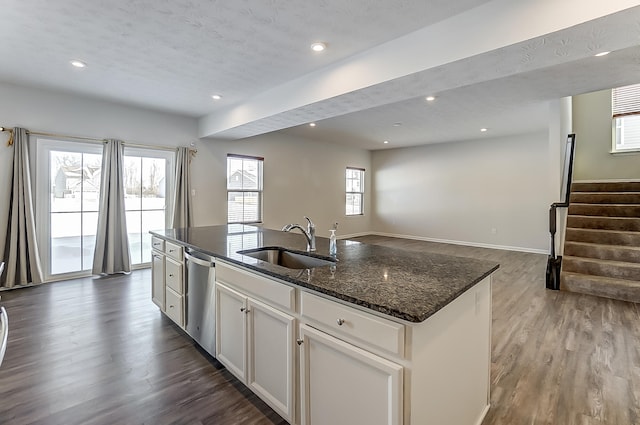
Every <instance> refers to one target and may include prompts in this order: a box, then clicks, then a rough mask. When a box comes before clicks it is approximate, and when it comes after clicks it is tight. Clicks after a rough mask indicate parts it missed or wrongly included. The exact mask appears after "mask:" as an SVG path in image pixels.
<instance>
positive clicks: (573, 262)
mask: <svg viewBox="0 0 640 425" xmlns="http://www.w3.org/2000/svg"><path fill="white" fill-rule="evenodd" d="M562 271H567V272H573V273H581V274H586V275H594V276H603V277H611V278H615V279H626V280H636V281H640V264H638V263H628V262H625V261H611V260H600V259H597V258H583V257H572V256H568V255H564V256H563V257H562Z"/></svg>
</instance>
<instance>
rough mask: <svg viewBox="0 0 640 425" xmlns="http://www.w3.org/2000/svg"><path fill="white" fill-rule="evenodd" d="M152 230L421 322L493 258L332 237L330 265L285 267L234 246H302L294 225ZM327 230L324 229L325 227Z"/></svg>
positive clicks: (324, 243)
mask: <svg viewBox="0 0 640 425" xmlns="http://www.w3.org/2000/svg"><path fill="white" fill-rule="evenodd" d="M151 233H152V234H153V235H155V236H158V237H160V238H162V239H166V240H169V241H173V242H176V243H178V244H181V245H184V246H186V247H190V248H194V249H197V250H199V251H201V252H204V253H206V254H209V255H211V256H213V257H217V258H220V259H223V260H226V261H228V262H230V263H233V264H237V265H240V266H243V267H245V268H247V269H251V270H254V271H257V272H259V273H262V274H265V275H268V276H272V277H275V278H278V279H281V280H283V281H286V282H289V283H292V284H295V285H298V286H300V287H303V288H308V289H311V290H313V291H317V292H321V293H323V294H326V295H329V296H331V297H335V298H338V299H341V300H343V301H347V302H350V303H353V304H357V305H360V306H363V307H366V308H369V309H371V310H374V311H376V312H380V313H383V314H386V315H389V316H393V317H397V318H399V319H403V320H406V321H409V322H422V321H424V320H426V319H427V318H428V317H429V316H431V315H433V314H434V313H435V312H437V311H438V310H440V309H441V308H443V307H444V306H446V305H447V304H449V303H450V302H451V301H453V300H454V299H455V298H456V297H458V296H459V295H461V294H462V293H463V292H465V291H466V290H467V289H469V288H471V287H472V286H473V285H475V284H476V283H478V282H480V281H481V280H482V279H484V278H485V277H487V276H488V275H490V274H491V273H492V272H494V271H495V270H496V269H497V268H498V264H496V263H492V262H488V261H481V260H476V259H473V258H463V257H454V256H450V255H441V254H433V253H424V252H415V251H405V250H401V249H395V248H388V247H384V246H379V245H369V244H363V243H360V242H356V241H350V240H338V241H337V242H338V255H337V260H338V261H337V263H336V265H335V267H334V266H323V267H316V268H313V269H303V270H291V269H288V268H284V267H280V266H277V265H273V264H270V263H267V262H264V261H260V260H257V259H255V258H253V257H249V256H246V255H241V254H238V251H242V250H247V249H254V248H260V247H285V248H288V249H291V250H295V251H300V252H304V251H305V250H306V239H305V237H304V236H303V235H302V234H300V233H299V232H298V231H294V232H291V233H285V232H280V231H275V230H268V229H263V228H260V227H256V226H247V225H233V224H232V225H221V226H208V227H192V228H185V229H167V230H159V231H152V232H151ZM327 233H328V232H327ZM316 247H317V251H316V252H315V253H314V254H315V255H318V256H328V255H327V254H328V252H329V239H328V238H323V237H316Z"/></svg>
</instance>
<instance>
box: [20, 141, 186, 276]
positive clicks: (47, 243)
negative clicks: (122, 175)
mask: <svg viewBox="0 0 640 425" xmlns="http://www.w3.org/2000/svg"><path fill="white" fill-rule="evenodd" d="M29 143H30V144H31V143H35V149H32V152H31V170H32V172H33V173H32V176H33V180H32V181H33V182H34V193H35V195H36V198H35V202H34V205H35V208H36V212H35V216H36V218H37V222H36V238H37V241H38V249H39V252H40V260H41V265H42V272H43V280H44V281H45V282H55V281H59V280H65V279H73V278H78V277H86V276H91V274H92V272H91V268H89V269H85V270H79V271H72V272H66V273H55V274H53V273H52V272H51V270H52V265H51V240H50V239H51V222H50V215H51V211H50V209H51V205H50V202H49V201H50V190H51V171H50V168H49V167H50V153H51V152H52V151H63V152H64V151H67V152H73V153H88V154H99V155H102V153H103V145H104V142H90V141H78V140H72V139H67V138H64V137H36V138H33V139H31V140H30V141H29ZM31 146H33V145H31ZM34 154H35V156H34ZM123 156H144V157H149V158H151V157H162V158H165V159H167V158H166V157H169V158H170V159H168V161H167V170H166V171H165V172H166V175H165V185H166V203H165V227H167V223H168V220H169V214H170V212H171V202H172V197H171V193H170V191H171V190H172V188H173V186H174V184H175V182H174V179H175V176H174V174H175V173H174V170H175V151H173V150H171V149H168V148H166V149H163V148H162V147H158V148H154V147H148V148H147V147H132V146H130V147H127V146H126V145H125V147H124V153H123ZM125 214H126V211H125ZM149 252H150V251H149ZM150 264H151V261H149V262H145V263H137V264H135V265H132V267H131V268H132V269H141V268H146V267H148V266H149V265H150Z"/></svg>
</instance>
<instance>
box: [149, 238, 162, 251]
mask: <svg viewBox="0 0 640 425" xmlns="http://www.w3.org/2000/svg"><path fill="white" fill-rule="evenodd" d="M151 248H153V249H156V250H158V251H160V252H164V240H163V239H160V238H157V237H155V236H152V237H151Z"/></svg>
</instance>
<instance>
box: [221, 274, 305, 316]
mask: <svg viewBox="0 0 640 425" xmlns="http://www.w3.org/2000/svg"><path fill="white" fill-rule="evenodd" d="M216 280H217V281H220V282H222V283H226V284H227V285H231V286H233V287H235V288H237V289H240V290H242V291H243V292H246V293H248V294H250V295H252V296H255V297H256V298H260V299H262V300H264V301H266V302H267V303H268V304H271V305H272V306H277V307H279V308H284V309H286V310H289V311H293V310H294V308H295V289H294V288H293V287H291V286H289V285H287V284H284V283H280V282H276V281H275V280H271V279H268V278H266V277H262V276H259V275H257V274H256V273H255V272H248V271H245V270H241V269H239V268H236V267H233V266H229V265H227V264H222V263H216Z"/></svg>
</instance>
